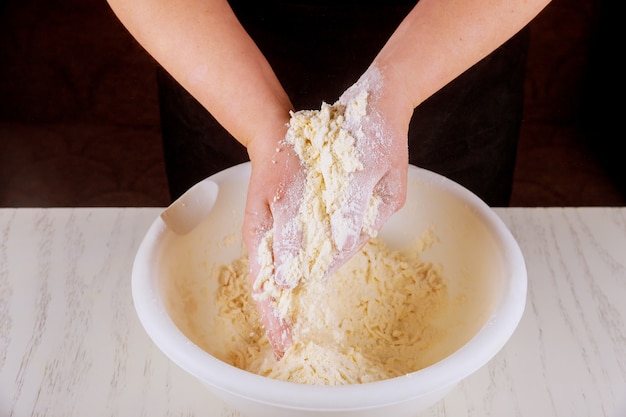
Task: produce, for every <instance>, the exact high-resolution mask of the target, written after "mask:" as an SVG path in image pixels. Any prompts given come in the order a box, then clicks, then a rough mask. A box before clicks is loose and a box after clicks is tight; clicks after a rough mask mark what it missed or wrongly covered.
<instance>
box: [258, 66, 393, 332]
mask: <svg viewBox="0 0 626 417" xmlns="http://www.w3.org/2000/svg"><path fill="white" fill-rule="evenodd" d="M371 81H372V79H371V78H364V79H363V80H361V81H360V82H359V83H357V84H355V86H353V88H351V89H349V90H348V91H347V92H346V94H344V95H343V96H342V97H341V98H340V99H339V100H338V101H337V102H336V103H334V104H332V105H330V104H327V103H322V106H321V108H320V110H302V111H299V112H295V113H293V112H292V114H291V120H290V122H289V129H288V132H287V135H286V139H285V141H286V144H287V145H289V146H292V147H293V149H294V150H295V152H296V153H297V155H298V156H299V158H300V161H301V163H302V165H303V167H304V169H305V171H306V180H305V189H304V195H303V198H302V200H301V201H300V207H299V210H298V214H297V216H296V217H295V218H294V219H292V221H291V223H290V224H289V225H287V226H286V228H285V230H286V235H283V236H281V238H282V239H283V240H285V241H291V242H298V245H297V247H292V248H291V250H285V251H282V252H281V253H282V256H283V257H282V258H281V259H280V262H275V260H274V258H273V256H274V251H273V242H274V239H275V234H274V230H270V231H269V232H267V234H266V235H265V236H264V238H263V241H262V243H261V245H260V247H259V251H258V262H259V265H260V272H259V275H258V277H257V279H256V281H255V283H254V285H253V287H254V290H255V296H256V297H257V299H269V300H271V301H272V302H273V303H274V307H275V308H276V311H277V312H278V314H280V316H281V317H282V318H283V319H285V321H286V322H287V323H290V322H291V321H293V311H292V310H291V307H290V306H291V304H292V298H293V294H292V290H293V289H294V288H296V287H297V286H298V285H300V284H303V285H306V283H308V282H310V281H316V280H321V279H323V278H324V277H325V275H327V273H328V271H329V269H330V268H331V266H332V263H333V261H334V260H335V259H336V258H337V256H338V255H339V254H340V253H341V251H342V250H346V249H350V245H353V244H354V242H356V241H358V239H359V236H360V235H361V234H365V235H367V236H369V237H374V236H376V233H377V231H376V230H375V229H374V228H373V224H374V223H375V221H376V219H377V215H378V208H379V206H380V204H381V199H380V198H379V197H378V196H372V197H371V198H370V201H369V204H368V205H367V207H366V211H365V217H364V219H362V221H359V220H361V219H360V217H359V212H360V211H362V209H359V208H358V207H355V198H354V197H355V196H354V195H352V194H351V192H354V189H355V187H351V183H352V181H353V175H354V173H356V172H358V171H361V170H363V168H364V167H363V163H362V162H361V155H360V150H359V148H358V146H357V141H361V142H363V141H364V140H365V137H364V132H363V130H362V126H363V124H364V122H365V121H366V120H367V119H368V113H367V109H368V97H369V95H370V93H372V92H373V91H375V90H376V89H375V88H373V86H372V84H373V83H372V82H371ZM379 140H380V138H375V140H374V141H372V142H373V143H376V142H377V141H379ZM372 151H374V150H372ZM361 200H362V199H356V201H361ZM361 215H362V214H361ZM276 264H278V265H279V266H278V268H279V269H278V270H275V269H274V266H275V265H276ZM277 275H279V276H280V277H281V279H282V280H281V282H280V284H277V282H276V280H275V277H276V276H277Z"/></svg>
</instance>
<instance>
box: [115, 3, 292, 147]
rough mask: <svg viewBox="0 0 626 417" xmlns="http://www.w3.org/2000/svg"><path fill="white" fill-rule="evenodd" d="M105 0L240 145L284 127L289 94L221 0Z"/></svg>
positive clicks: (273, 133) (143, 43)
mask: <svg viewBox="0 0 626 417" xmlns="http://www.w3.org/2000/svg"><path fill="white" fill-rule="evenodd" d="M109 4H110V5H111V8H112V9H113V11H114V12H115V13H116V15H117V16H118V18H119V19H120V20H121V22H122V23H123V24H124V25H125V26H126V28H127V29H128V30H129V31H130V33H131V34H132V35H133V36H134V37H135V39H137V41H138V42H139V43H140V44H141V45H142V46H143V47H144V48H145V49H146V50H147V51H148V52H149V53H150V54H151V55H152V56H153V57H154V58H155V59H156V60H157V61H158V62H159V63H160V64H161V65H162V66H163V67H164V68H165V69H166V70H167V71H168V72H169V73H170V74H171V75H172V76H173V77H174V78H175V79H176V80H177V81H178V82H179V83H180V84H181V85H182V86H183V87H184V88H185V89H187V90H188V91H189V92H190V93H191V94H192V95H193V96H194V97H195V98H196V99H197V100H198V101H199V102H200V103H201V104H202V105H203V106H204V107H205V108H207V109H208V110H209V111H210V112H211V113H212V115H213V116H214V117H215V118H216V119H217V120H218V121H219V122H220V124H222V125H223V126H224V128H226V130H228V131H229V132H230V133H231V134H232V135H233V136H234V137H235V138H236V139H237V140H238V141H239V142H241V143H242V144H243V145H244V146H246V147H249V146H250V144H251V142H252V140H253V139H254V138H255V137H266V138H269V137H274V136H275V135H276V133H277V130H279V131H281V130H286V129H282V128H283V127H284V124H285V123H286V122H287V121H288V120H289V110H291V109H292V106H291V103H290V101H289V98H288V97H287V94H286V93H285V91H284V90H283V88H282V86H281V85H280V83H279V81H278V79H277V78H276V76H275V75H274V72H273V70H272V69H271V68H270V66H269V64H268V62H267V61H266V59H265V57H264V56H263V55H262V53H261V51H260V50H259V49H258V48H257V46H256V45H255V43H254V42H253V41H252V39H251V38H250V37H249V36H248V34H247V33H246V31H245V30H244V28H243V27H242V26H241V24H240V23H239V21H238V20H237V18H236V16H235V15H234V13H233V11H232V10H231V8H230V6H229V5H228V2H227V1H225V0H186V1H168V0H132V1H130V0H109ZM277 126H280V127H281V129H277ZM282 133H283V135H282V136H281V137H283V136H284V132H282Z"/></svg>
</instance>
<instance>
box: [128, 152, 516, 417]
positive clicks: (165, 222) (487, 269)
mask: <svg viewBox="0 0 626 417" xmlns="http://www.w3.org/2000/svg"><path fill="white" fill-rule="evenodd" d="M249 176H250V164H249V163H245V164H241V165H238V166H235V167H233V168H230V169H227V170H224V171H222V172H219V173H217V174H215V175H213V176H212V177H210V178H208V179H206V180H204V181H202V182H200V183H198V184H197V185H196V186H194V187H193V188H192V189H190V190H189V191H188V193H187V194H185V195H184V196H183V197H181V199H180V200H179V201H178V202H176V203H174V205H173V206H171V207H172V208H171V209H168V211H166V212H164V214H163V215H161V216H160V217H159V218H157V219H156V220H155V221H154V223H153V224H152V226H151V227H150V229H149V230H148V232H147V234H146V236H145V238H144V240H143V241H142V243H141V245H140V247H139V250H138V252H137V255H136V259H135V263H134V266H133V271H132V293H133V300H134V303H135V308H136V311H137V314H138V316H139V319H140V321H141V323H142V325H143V326H144V328H145V330H146V332H147V333H148V335H149V337H150V338H151V339H152V340H153V341H154V343H155V344H156V345H157V346H158V347H159V348H160V349H161V350H162V351H163V352H164V353H165V355H166V356H168V357H169V358H170V359H171V360H172V361H173V362H174V363H176V364H177V365H178V366H180V367H181V368H182V369H184V370H185V371H187V372H189V373H190V374H192V375H193V376H195V377H196V378H197V379H198V380H200V381H201V382H202V383H204V384H205V385H206V386H207V387H208V389H209V390H210V391H212V392H213V393H214V394H215V395H217V396H218V397H220V398H222V399H223V400H224V401H225V402H226V403H228V404H230V405H231V406H233V407H234V408H236V409H237V410H239V411H241V412H242V413H244V415H246V416H249V417H254V416H268V417H279V416H294V415H299V416H321V415H324V416H330V415H337V416H360V417H362V416H380V415H387V416H394V417H398V416H400V417H401V416H414V415H416V414H417V413H419V412H420V411H422V410H424V409H426V408H428V407H430V406H432V405H434V404H435V403H436V402H437V401H439V400H440V399H442V398H443V397H444V396H445V395H446V394H447V393H448V392H449V391H450V390H452V389H453V388H454V387H455V386H456V385H457V384H458V383H459V382H460V381H461V380H462V379H464V378H466V377H467V376H469V375H470V374H472V373H473V372H475V371H476V370H478V369H479V368H481V367H482V366H484V365H485V364H486V363H487V362H488V361H489V360H491V359H492V358H493V357H494V355H496V353H498V351H499V350H500V349H501V348H502V347H503V346H504V344H505V343H506V342H507V341H508V340H509V338H510V337H511V335H512V334H513V332H514V330H515V328H516V327H517V325H518V323H519V320H520V319H521V316H522V314H523V311H524V306H525V301H526V285H527V276H526V267H525V264H524V259H523V256H522V253H521V251H520V249H519V246H518V244H517V242H516V241H515V239H514V238H513V237H512V235H511V234H510V232H509V231H508V229H507V228H506V226H505V225H504V223H503V222H502V221H501V220H500V218H499V217H498V216H497V215H496V214H495V213H494V212H493V210H492V209H491V208H489V207H488V206H487V205H486V204H485V203H483V202H482V201H481V200H480V199H479V198H478V197H476V196H475V195H474V194H472V193H471V192H469V191H468V190H467V189H465V188H463V187H461V186H460V185H458V184H457V183H455V182H453V181H450V180H448V179H446V178H444V177H442V176H440V175H438V174H435V173H433V172H430V171H426V170H423V169H420V168H416V167H413V166H411V167H409V181H408V194H407V203H406V205H405V207H404V208H403V209H402V210H400V211H399V212H398V213H396V214H395V215H394V216H392V218H391V219H390V220H389V222H388V223H387V224H386V225H385V227H384V228H383V229H382V230H381V232H380V237H381V238H382V239H383V240H384V241H385V242H386V243H388V244H389V245H390V246H392V247H398V248H401V247H405V246H407V245H408V244H410V243H412V242H413V241H414V240H415V238H416V237H418V236H420V235H421V234H422V233H423V232H424V231H425V230H426V229H427V228H428V227H431V226H432V227H433V230H434V233H435V235H436V236H437V238H438V243H437V244H435V245H434V246H433V247H432V248H431V249H429V250H428V251H427V252H425V253H424V254H423V258H424V259H425V260H426V261H432V262H438V263H440V264H441V265H442V266H443V275H444V277H445V278H446V283H447V286H448V293H449V298H450V299H453V298H455V297H458V296H462V297H464V300H465V302H464V303H458V305H454V306H451V307H450V308H449V313H448V314H447V318H446V320H447V323H446V328H447V332H446V334H447V338H446V340H445V343H442V344H441V345H440V346H439V348H438V350H437V351H434V352H431V353H430V354H432V355H434V357H435V358H436V360H435V363H434V364H433V365H430V366H428V367H426V368H424V369H421V370H419V371H416V372H413V373H410V374H407V375H406V376H401V377H396V378H391V379H387V380H383V381H377V382H371V383H366V384H359V385H343V386H313V385H304V384H296V383H290V382H284V381H279V380H275V379H270V378H267V377H262V376H259V375H256V374H253V373H250V372H247V371H243V370H241V369H238V368H236V367H234V366H231V365H228V364H226V363H225V362H222V361H220V360H218V359H216V358H215V357H213V356H211V355H210V354H209V353H207V352H206V351H204V350H203V349H201V348H200V347H199V346H198V345H197V344H195V343H193V342H192V339H193V337H191V335H190V334H189V332H190V330H189V328H188V326H187V324H186V320H185V317H184V314H185V312H184V309H183V308H182V307H181V305H182V303H181V300H180V299H179V297H181V294H183V293H184V289H181V286H184V285H185V283H186V282H192V281H193V280H206V278H207V267H210V266H211V265H217V264H226V263H229V262H231V261H232V260H234V259H235V258H238V257H239V256H241V254H242V245H241V240H240V238H239V236H240V233H241V225H242V221H243V208H244V204H245V200H246V193H247V186H248V179H249ZM233 242H237V243H233ZM209 288H210V286H209ZM207 299H208V297H207ZM452 304H454V303H452ZM205 308H206V309H207V310H206V311H207V312H209V313H210V312H211V306H210V305H209V306H205Z"/></svg>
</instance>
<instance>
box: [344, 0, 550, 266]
mask: <svg viewBox="0 0 626 417" xmlns="http://www.w3.org/2000/svg"><path fill="white" fill-rule="evenodd" d="M548 3H549V0H420V1H419V2H418V3H417V5H416V6H415V7H414V8H413V9H412V10H411V12H410V13H409V14H408V15H407V17H406V18H405V19H404V20H403V22H402V23H401V24H400V25H399V27H398V28H397V29H396V30H395V31H394V33H393V34H392V36H391V37H390V39H389V40H388V41H387V43H386V44H385V46H384V47H383V48H382V50H381V51H380V52H379V54H378V55H377V56H376V58H375V59H374V62H373V63H372V65H371V66H370V67H369V68H368V70H367V71H366V72H365V73H364V74H363V76H362V77H361V80H359V81H358V82H357V83H356V84H355V86H356V85H358V84H359V83H361V82H363V83H365V84H368V85H370V89H369V92H370V93H371V94H370V97H371V100H370V101H369V102H368V113H369V114H370V117H369V118H367V119H365V120H364V122H363V124H362V126H361V128H362V130H363V131H364V132H366V139H365V140H364V141H362V142H361V143H357V148H360V155H361V156H362V163H363V165H364V167H365V169H364V170H363V171H361V172H359V173H356V174H355V175H354V177H353V181H352V182H353V183H352V184H350V187H351V189H352V190H353V191H351V192H350V193H349V194H350V195H352V196H355V199H358V201H353V202H352V203H351V204H348V205H347V206H346V207H345V208H344V210H345V211H344V213H345V214H344V215H345V217H347V218H352V219H355V220H353V223H355V224H363V218H364V207H366V206H367V201H368V199H369V198H370V196H372V195H378V196H379V197H381V198H382V200H383V204H382V205H381V207H380V209H379V214H378V218H377V221H376V223H375V228H380V227H382V225H383V224H384V223H385V222H386V221H387V219H388V218H389V216H391V215H392V214H393V213H394V212H395V211H397V210H398V209H400V208H401V207H402V206H403V205H404V201H405V198H406V172H407V166H408V154H407V139H408V128H409V122H410V120H411V117H412V115H413V110H414V109H415V108H416V107H417V106H419V105H420V104H421V103H422V102H424V101H425V100H426V99H427V98H429V97H430V96H431V95H432V94H434V93H435V92H437V91H438V90H440V89H441V88H443V87H444V86H445V85H446V84H448V83H449V82H450V81H452V80H453V79H454V78H456V77H457V76H459V75H460V74H461V73H463V72H464V71H465V70H467V69H469V68H470V67H471V66H472V65H474V64H476V63H477V62H478V61H480V60H481V59H482V58H484V57H485V56H487V55H488V54H489V53H491V52H492V51H493V50H495V49H496V48H498V47H499V46H500V45H502V44H503V43H504V42H506V41H507V40H508V39H509V38H511V37H512V36H513V35H515V34H516V33H517V32H518V31H519V30H521V29H522V28H523V27H524V26H525V25H526V24H527V23H528V22H530V21H531V20H532V19H533V18H534V17H535V16H536V15H537V14H538V13H539V12H540V11H541V10H542V9H543V8H544V7H545V6H546V5H547V4H548ZM368 80H369V81H368ZM371 80H375V81H374V82H372V81H371ZM353 87H354V86H353ZM353 87H351V88H350V89H348V90H347V91H346V92H345V93H344V96H350V94H352V93H351V90H352V88H353ZM367 132H369V134H368V133H367ZM377 132H384V134H383V135H382V137H381V135H380V134H377ZM372 149H377V150H378V152H372ZM380 155H384V157H382V158H381V157H380ZM359 190H369V191H368V192H365V193H363V192H358V191H359ZM368 238H369V237H368V236H367V235H364V234H363V233H361V234H360V236H352V237H351V239H350V241H351V242H357V244H355V245H353V246H352V245H351V246H348V247H347V248H346V249H344V250H343V251H342V252H341V253H340V254H339V255H338V257H337V262H336V263H335V265H341V263H343V262H344V261H345V260H346V259H348V258H350V257H351V256H352V255H353V254H354V253H355V251H356V250H358V248H359V247H360V246H361V245H362V244H363V243H364V242H365V241H366V240H367V239H368Z"/></svg>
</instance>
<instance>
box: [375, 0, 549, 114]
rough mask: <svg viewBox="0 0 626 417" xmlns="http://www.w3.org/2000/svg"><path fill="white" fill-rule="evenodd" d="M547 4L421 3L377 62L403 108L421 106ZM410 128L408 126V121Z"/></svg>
mask: <svg viewBox="0 0 626 417" xmlns="http://www.w3.org/2000/svg"><path fill="white" fill-rule="evenodd" d="M548 3H549V0H420V1H419V3H418V4H417V5H416V6H415V8H414V9H413V10H412V11H411V12H410V13H409V15H408V16H407V17H406V18H405V19H404V21H403V22H402V23H401V24H400V26H399V27H398V29H397V30H396V31H395V32H394V34H393V35H392V36H391V38H390V39H389V41H388V42H387V43H386V45H385V46H384V47H383V49H382V50H381V51H380V53H379V54H378V56H377V57H376V59H375V61H374V62H375V65H376V66H377V67H378V68H380V69H381V71H383V73H384V74H385V79H386V81H389V82H390V84H391V85H386V86H385V88H389V89H390V90H392V91H390V92H388V94H389V96H390V97H392V98H393V99H394V100H397V101H399V102H400V103H402V104H400V105H399V106H404V107H403V108H402V107H401V109H403V113H404V116H403V117H405V119H406V118H407V117H408V118H410V113H412V110H413V109H414V108H415V107H417V106H418V105H419V104H421V103H422V102H423V101H424V100H426V99H427V98H428V97H430V96H431V95H432V94H434V93H435V92H437V91H438V90H439V89H441V88H442V87H443V86H445V85H446V84H448V83H449V82H450V81H452V80H453V79H454V78H456V77H457V76H459V75H460V74H461V73H463V72H464V71H465V70H467V69H468V68H469V67H471V66H472V65H474V64H475V63H477V62H478V61H480V60H481V59H482V58H484V57H485V56H487V55H488V54H489V53H491V52H492V51H493V50H495V49H496V48H498V47H499V46H500V45H502V44H503V43H504V42H506V41H507V40H508V39H509V38H511V37H512V36H513V35H515V34H516V33H517V32H518V31H519V30H521V29H522V28H523V27H524V26H525V25H526V24H527V23H528V22H529V21H531V20H532V19H533V18H534V17H535V16H536V15H537V14H538V13H539V12H540V11H541V10H542V9H543V8H544V7H545V6H546V5H547V4H548ZM407 122H408V120H407Z"/></svg>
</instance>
